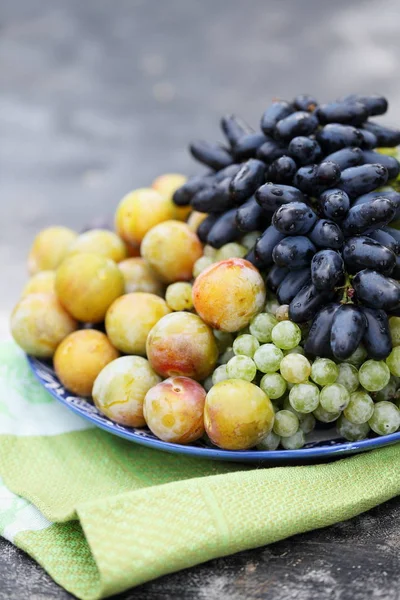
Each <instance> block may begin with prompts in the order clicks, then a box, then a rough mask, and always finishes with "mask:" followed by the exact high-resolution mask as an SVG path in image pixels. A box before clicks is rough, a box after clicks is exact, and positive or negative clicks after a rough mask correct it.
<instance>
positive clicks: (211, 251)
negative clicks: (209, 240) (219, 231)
mask: <svg viewBox="0 0 400 600" xmlns="http://www.w3.org/2000/svg"><path fill="white" fill-rule="evenodd" d="M217 254H218V250H217V249H216V248H213V247H212V246H209V245H208V244H206V245H205V246H204V248H203V255H204V256H207V258H211V259H212V260H213V261H217V260H218V259H217Z"/></svg>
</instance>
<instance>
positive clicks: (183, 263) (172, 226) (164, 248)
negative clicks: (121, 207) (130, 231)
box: [140, 220, 203, 283]
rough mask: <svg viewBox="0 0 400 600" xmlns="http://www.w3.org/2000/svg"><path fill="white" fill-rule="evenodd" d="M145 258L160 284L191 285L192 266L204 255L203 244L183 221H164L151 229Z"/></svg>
mask: <svg viewBox="0 0 400 600" xmlns="http://www.w3.org/2000/svg"><path fill="white" fill-rule="evenodd" d="M140 250H141V253H142V256H143V258H144V259H145V260H146V261H147V262H148V264H149V265H150V266H151V267H152V269H154V271H155V272H156V273H157V275H158V277H159V278H160V279H161V281H164V282H165V283H173V282H174V281H189V280H190V279H191V278H192V271H193V265H194V263H195V262H196V260H197V259H198V258H200V256H202V254H203V249H202V245H201V242H200V240H199V238H198V237H197V235H196V234H195V233H193V231H191V230H190V229H189V227H188V226H187V225H186V223H182V222H181V221H173V220H172V221H165V222H164V223H160V224H159V225H156V226H155V227H153V229H151V230H150V231H149V232H148V233H147V234H146V235H145V237H144V239H143V242H142V245H141V248H140Z"/></svg>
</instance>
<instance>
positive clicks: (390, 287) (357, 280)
mask: <svg viewBox="0 0 400 600" xmlns="http://www.w3.org/2000/svg"><path fill="white" fill-rule="evenodd" d="M352 285H353V287H354V290H355V292H356V295H357V299H358V300H359V302H362V304H364V305H365V306H368V307H369V308H381V309H382V310H386V311H387V312H391V311H392V310H395V309H397V308H398V307H399V306H400V284H399V283H398V282H397V281H396V280H395V279H391V278H390V277H385V275H382V273H378V272H377V271H371V270H370V269H364V270H363V271H359V272H358V273H357V275H356V276H355V277H353V281H352Z"/></svg>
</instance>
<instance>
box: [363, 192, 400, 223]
mask: <svg viewBox="0 0 400 600" xmlns="http://www.w3.org/2000/svg"><path fill="white" fill-rule="evenodd" d="M375 198H389V200H391V201H392V202H393V204H394V205H395V207H396V214H395V216H394V217H393V220H396V219H400V194H399V192H395V191H394V190H382V191H381V192H369V194H363V195H362V196H359V197H358V198H357V199H356V200H355V201H354V204H353V206H358V205H359V204H365V203H366V202H368V201H369V200H375Z"/></svg>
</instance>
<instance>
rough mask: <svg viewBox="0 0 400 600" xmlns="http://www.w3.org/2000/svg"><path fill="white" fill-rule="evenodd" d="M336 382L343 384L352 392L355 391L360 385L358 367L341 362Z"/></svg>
mask: <svg viewBox="0 0 400 600" xmlns="http://www.w3.org/2000/svg"><path fill="white" fill-rule="evenodd" d="M336 383H340V384H341V385H343V386H344V387H345V388H346V390H347V391H348V392H350V394H351V393H352V392H355V391H356V390H357V389H358V387H359V385H360V381H359V379H358V371H357V368H356V367H355V366H354V365H350V364H349V363H340V365H339V375H338V377H337V379H336Z"/></svg>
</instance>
